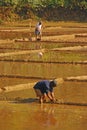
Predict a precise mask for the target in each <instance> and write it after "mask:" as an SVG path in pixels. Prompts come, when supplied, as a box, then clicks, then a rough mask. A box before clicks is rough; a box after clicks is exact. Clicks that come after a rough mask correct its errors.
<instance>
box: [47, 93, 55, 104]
mask: <svg viewBox="0 0 87 130" xmlns="http://www.w3.org/2000/svg"><path fill="white" fill-rule="evenodd" d="M47 97H48V98H49V99H50V100H51V101H53V102H55V96H54V92H52V93H51V92H48V93H47Z"/></svg>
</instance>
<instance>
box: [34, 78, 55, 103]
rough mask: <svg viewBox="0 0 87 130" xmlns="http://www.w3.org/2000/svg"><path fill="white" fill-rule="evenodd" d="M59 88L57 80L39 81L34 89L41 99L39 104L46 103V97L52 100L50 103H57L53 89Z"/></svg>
mask: <svg viewBox="0 0 87 130" xmlns="http://www.w3.org/2000/svg"><path fill="white" fill-rule="evenodd" d="M56 86H57V82H56V81H55V80H52V81H49V80H43V81H39V82H37V83H36V84H35V86H34V87H33V88H34V90H35V93H36V96H37V97H39V102H40V103H43V102H46V97H48V98H49V99H50V101H52V102H55V101H56V99H55V96H54V92H53V88H54V87H56Z"/></svg>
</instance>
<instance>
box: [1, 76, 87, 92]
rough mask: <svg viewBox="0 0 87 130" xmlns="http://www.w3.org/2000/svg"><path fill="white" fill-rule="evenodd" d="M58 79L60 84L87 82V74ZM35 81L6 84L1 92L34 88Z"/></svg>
mask: <svg viewBox="0 0 87 130" xmlns="http://www.w3.org/2000/svg"><path fill="white" fill-rule="evenodd" d="M56 81H57V82H58V84H62V83H63V82H64V81H78V82H79V81H81V82H83V81H84V82H87V75H84V76H76V77H66V78H64V79H63V78H57V79H56ZM35 83H36V82H33V83H27V84H19V85H14V86H6V87H3V88H0V92H3V91H4V92H11V91H19V90H24V89H30V88H33V86H34V84H35Z"/></svg>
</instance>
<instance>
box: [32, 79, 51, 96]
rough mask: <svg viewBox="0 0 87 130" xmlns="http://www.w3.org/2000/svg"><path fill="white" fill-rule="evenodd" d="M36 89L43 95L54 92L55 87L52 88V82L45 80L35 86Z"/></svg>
mask: <svg viewBox="0 0 87 130" xmlns="http://www.w3.org/2000/svg"><path fill="white" fill-rule="evenodd" d="M34 89H39V90H40V91H41V93H43V94H44V93H48V92H53V87H50V81H49V80H43V81H40V82H37V83H36V84H35V86H34Z"/></svg>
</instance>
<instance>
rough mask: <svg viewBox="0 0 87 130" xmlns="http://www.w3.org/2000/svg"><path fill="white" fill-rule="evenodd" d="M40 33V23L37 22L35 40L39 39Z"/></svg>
mask: <svg viewBox="0 0 87 130" xmlns="http://www.w3.org/2000/svg"><path fill="white" fill-rule="evenodd" d="M41 35H42V23H41V22H38V23H37V25H36V27H35V36H36V40H41Z"/></svg>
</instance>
